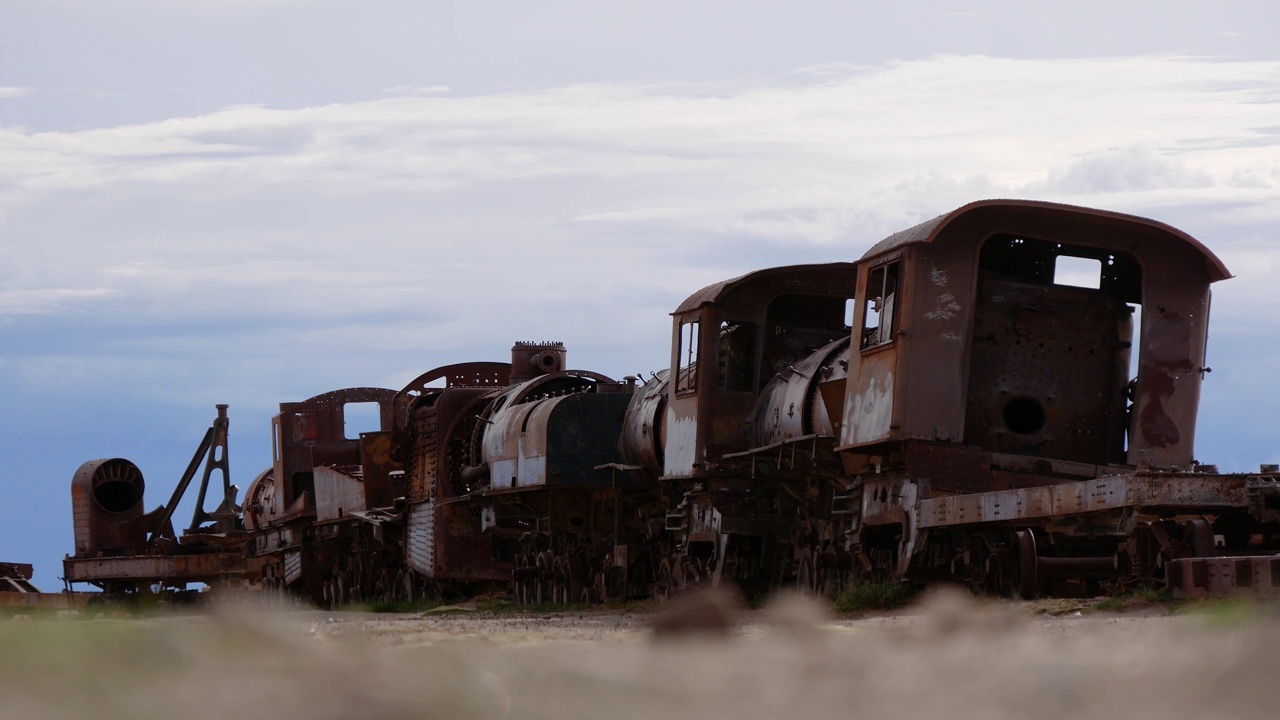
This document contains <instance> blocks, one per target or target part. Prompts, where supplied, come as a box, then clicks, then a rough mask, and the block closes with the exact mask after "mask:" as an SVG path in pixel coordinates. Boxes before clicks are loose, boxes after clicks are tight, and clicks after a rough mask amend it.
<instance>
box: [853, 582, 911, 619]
mask: <svg viewBox="0 0 1280 720" xmlns="http://www.w3.org/2000/svg"><path fill="white" fill-rule="evenodd" d="M920 589H921V588H920V586H919V585H916V584H915V583H910V582H903V581H901V580H898V579H897V578H893V577H888V578H879V579H872V580H867V581H864V582H858V583H853V584H851V585H849V587H847V588H845V590H844V591H843V592H841V593H840V594H839V595H837V596H836V610H837V611H839V612H842V613H861V612H870V611H872V610H893V609H895V608H900V607H905V606H907V605H910V604H911V602H912V601H913V600H915V598H916V596H917V595H919V594H920Z"/></svg>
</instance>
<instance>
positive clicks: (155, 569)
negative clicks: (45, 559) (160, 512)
mask: <svg viewBox="0 0 1280 720" xmlns="http://www.w3.org/2000/svg"><path fill="white" fill-rule="evenodd" d="M244 567H245V565H244V561H243V558H241V559H239V562H237V558H234V557H231V556H228V555H227V554H223V553H204V554H199V555H167V556H146V555H142V556H128V557H111V558H68V559H67V560H66V561H65V562H64V563H63V573H64V577H65V578H66V580H67V581H68V582H91V581H103V580H143V581H145V580H170V581H183V582H206V581H213V580H216V579H218V578H220V577H222V576H223V575H225V574H227V573H228V572H235V571H236V570H243V569H244Z"/></svg>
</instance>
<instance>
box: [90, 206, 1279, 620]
mask: <svg viewBox="0 0 1280 720" xmlns="http://www.w3.org/2000/svg"><path fill="white" fill-rule="evenodd" d="M1072 268H1075V269H1074V270H1073V269H1072ZM1073 273H1075V274H1074V275H1073ZM1227 277H1229V274H1228V272H1227V270H1226V268H1225V267H1224V266H1223V265H1222V263H1221V262H1220V261H1219V260H1218V259H1217V258H1216V257H1215V256H1214V255H1213V254H1212V253H1211V252H1209V251H1208V250H1207V249H1205V247H1204V246H1203V245H1201V244H1200V243H1199V242H1198V241H1197V240H1195V239H1194V238H1191V237H1190V236H1188V235H1186V234H1185V233H1182V232H1181V231H1178V230H1176V229H1174V228H1170V227H1168V226H1166V225H1163V224H1161V223H1158V222H1154V221H1149V220H1144V219H1142V218H1135V217H1132V216H1128V215H1121V214H1118V213H1110V212H1106V211H1099V210H1091V209H1087V208H1073V207H1070V206H1065V205H1058V204H1054V203H1042V202H1031V201H1003V200H989V201H982V202H977V203H971V204H969V205H966V206H964V207H961V208H959V209H957V210H955V211H953V212H950V213H947V214H944V215H942V216H939V217H937V218H935V219H933V220H930V221H928V222H926V223H922V224H921V225H918V226H916V227H914V228H910V229H908V230H906V231H903V232H901V233H897V234H895V235H892V236H890V237H889V238H887V239H885V240H884V241H882V242H880V243H879V244H877V245H875V246H874V247H873V248H872V249H871V250H870V251H868V252H867V253H866V254H865V255H864V256H863V257H862V258H861V260H860V261H859V262H857V263H848V262H838V263H830V264H811V265H796V266H787V267H777V268H770V269H766V270H760V271H757V272H752V273H748V274H746V275H742V276H740V277H737V278H734V279H731V280H726V281H724V282H720V283H716V284H714V285H711V286H708V287H706V288H704V289H702V290H699V291H698V292H695V293H693V294H692V295H690V296H689V297H688V298H687V299H686V300H685V301H684V302H683V303H681V304H680V305H679V306H678V307H677V308H676V310H675V312H674V313H673V315H672V318H671V322H672V331H671V348H670V356H669V357H670V363H669V366H668V367H667V368H665V369H663V370H662V372H660V373H657V374H655V375H653V376H652V377H651V379H650V380H649V381H648V382H646V383H643V384H639V383H637V382H636V381H637V380H638V378H634V377H631V378H628V379H627V381H626V382H624V383H618V382H614V381H613V380H611V379H609V378H608V377H607V376H605V375H602V374H600V373H596V372H589V371H575V370H568V369H567V368H568V365H567V355H566V351H565V348H564V345H563V344H561V343H556V342H539V343H527V342H518V343H516V344H515V345H514V346H513V347H512V348H511V361H510V362H509V363H493V362H476V363H457V364H452V365H445V366H442V367H439V368H436V369H434V370H430V371H427V372H425V373H422V374H421V375H419V376H418V377H417V378H415V379H414V380H412V381H411V382H410V383H408V384H407V385H406V386H405V387H404V388H403V389H401V390H399V391H393V390H388V389H379V388H348V389H345V390H338V391H334V392H331V393H325V394H322V395H317V396H315V397H313V398H311V399H309V400H306V401H303V402H300V403H284V404H282V405H281V406H280V413H279V415H277V416H276V417H275V418H274V419H273V425H272V430H273V432H274V437H273V457H272V463H271V468H270V469H269V470H267V471H266V472H263V473H262V474H260V475H259V476H258V477H257V478H256V479H255V480H254V481H253V482H252V483H251V484H250V485H249V487H248V490H247V492H246V494H245V499H244V507H243V508H242V507H240V506H239V505H238V504H237V499H236V497H235V490H234V487H233V486H231V485H230V483H229V481H228V480H227V474H228V466H227V464H226V417H225V412H224V411H225V406H221V407H220V408H219V418H218V419H217V420H215V423H214V426H213V427H212V428H210V431H209V434H207V435H206V439H205V441H204V442H203V443H202V444H201V446H200V448H199V449H198V450H197V452H196V454H195V457H194V458H193V460H192V465H191V466H190V467H189V468H188V472H187V473H186V474H185V475H184V476H183V478H182V480H180V482H179V485H178V489H177V490H175V492H174V495H173V497H172V498H171V500H170V501H169V502H168V503H166V504H165V505H164V506H162V507H161V508H160V509H159V510H157V511H155V512H153V513H150V514H147V513H143V512H142V508H143V505H142V502H141V495H142V489H143V485H142V480H141V473H140V472H137V468H136V467H133V466H132V464H130V463H128V462H127V461H125V460H120V459H115V460H105V461H96V462H95V463H90V464H86V465H85V466H84V467H82V468H81V470H80V471H79V472H78V473H77V475H76V477H75V479H74V480H73V484H72V485H73V486H72V496H73V507H74V525H75V536H76V555H75V556H74V557H72V558H68V560H67V566H66V567H67V577H68V578H69V579H80V580H88V581H92V582H95V583H97V584H99V585H101V586H103V587H104V588H109V589H113V590H116V591H121V592H130V591H137V590H139V589H140V588H141V586H142V584H143V583H146V582H151V581H157V580H158V581H161V582H165V583H173V584H175V585H176V584H179V583H180V582H182V581H183V580H189V579H192V578H203V577H217V578H219V580H218V581H219V582H226V581H227V580H229V579H234V578H238V579H240V580H242V581H245V582H250V583H255V584H257V586H259V587H261V588H263V589H264V590H271V591H274V590H278V589H286V588H287V589H288V590H290V591H292V592H295V593H299V594H304V595H310V596H311V597H312V598H313V599H315V600H316V601H317V602H323V603H328V604H329V605H331V606H337V605H340V604H342V603H344V602H347V601H350V600H352V599H356V598H361V599H367V598H371V597H379V598H384V597H393V596H395V597H402V598H404V597H412V596H413V595H414V594H415V593H420V592H422V591H423V590H430V589H433V588H434V589H435V590H452V591H457V592H479V591H482V590H485V589H487V588H491V587H492V586H493V585H495V584H500V583H506V582H509V583H510V584H509V586H508V587H509V590H510V591H511V592H512V593H513V596H514V597H515V598H517V599H518V600H520V601H527V602H539V601H551V602H560V603H563V602H570V601H585V602H597V601H601V600H604V599H606V598H613V597H619V596H635V595H647V594H651V593H656V594H658V595H659V596H660V597H666V596H668V595H669V594H671V593H673V592H678V591H679V590H681V589H685V588H688V587H692V586H696V585H699V584H717V583H720V582H724V581H726V580H731V581H733V582H735V583H737V584H738V585H739V587H742V588H743V589H744V590H745V591H746V592H749V593H760V592H764V591H766V590H767V589H768V588H769V587H771V586H777V585H780V584H793V585H795V586H797V587H800V588H802V589H807V590H810V591H814V592H828V593H830V592H834V591H835V590H836V589H838V588H840V587H842V586H843V585H844V584H845V583H847V582H850V581H852V580H856V579H858V578H860V577H867V576H873V575H881V574H897V575H899V576H902V577H906V578H911V579H920V580H931V579H938V578H946V579H948V580H951V581H955V582H963V583H967V584H969V585H971V586H974V587H976V588H983V589H988V590H992V591H997V592H1005V593H1010V592H1013V593H1018V594H1021V595H1023V596H1028V597H1030V596H1035V595H1039V594H1044V593H1047V592H1058V591H1060V590H1063V591H1070V592H1073V593H1083V592H1096V591H1097V589H1098V583H1099V582H1101V581H1106V582H1111V583H1116V584H1119V585H1122V586H1124V585H1129V584H1136V583H1146V584H1151V583H1161V582H1165V583H1167V584H1169V585H1170V586H1172V587H1174V588H1175V590H1176V591H1177V592H1178V593H1179V594H1181V595H1187V596H1192V595H1196V594H1237V593H1240V592H1245V591H1246V590H1249V591H1251V592H1254V593H1256V594H1269V593H1272V592H1273V591H1272V590H1271V588H1272V587H1273V584H1274V583H1273V579H1274V578H1277V575H1276V573H1274V572H1273V570H1274V569H1275V565H1274V562H1273V561H1274V558H1275V557H1276V556H1277V554H1278V553H1280V531H1278V530H1277V528H1280V483H1278V481H1277V477H1280V469H1278V468H1275V467H1263V468H1262V469H1261V471H1260V472H1259V473H1250V474H1223V473H1219V472H1218V471H1217V470H1216V468H1213V467H1212V466H1206V465H1199V464H1197V463H1196V462H1195V461H1194V460H1193V458H1194V457H1195V455H1194V447H1195V445H1194V443H1195V431H1196V414H1197V411H1198V407H1199V398H1200V391H1201V386H1202V384H1203V382H1204V379H1205V375H1206V373H1207V372H1208V371H1209V368H1207V367H1206V366H1205V365H1204V361H1205V343H1206V338H1207V330H1208V325H1207V322H1208V309H1209V287H1210V285H1211V284H1212V283H1213V282H1216V281H1218V280H1222V279H1225V278H1227ZM637 385H639V387H637ZM353 404H366V407H365V408H363V409H365V410H368V409H369V407H368V406H370V405H371V406H373V408H374V415H375V417H374V422H373V427H363V428H358V429H354V428H352V427H350V425H349V423H348V419H349V418H348V412H349V411H352V410H353V409H352V408H350V407H349V406H351V405H353ZM202 461H203V462H204V466H205V471H204V475H203V476H202V480H201V482H200V485H199V487H200V491H199V492H200V499H199V500H198V502H197V505H198V506H199V507H198V508H197V510H196V515H195V517H194V518H193V522H192V525H191V527H189V528H188V529H187V531H186V532H184V533H183V534H182V535H181V536H180V537H179V536H176V535H175V533H174V532H173V529H172V527H171V526H170V523H169V520H170V517H171V515H172V513H173V511H174V509H175V507H176V505H177V501H178V500H179V499H180V498H181V496H182V494H183V493H184V492H185V490H186V487H187V485H188V483H190V482H192V481H193V479H194V478H195V477H196V472H197V471H198V469H199V465H200V463H201V462H202ZM211 473H217V474H219V476H220V478H221V479H222V481H223V498H222V501H221V503H220V504H218V506H217V508H216V509H214V510H212V511H207V510H205V509H204V507H203V505H204V503H203V498H204V493H205V491H206V490H207V487H208V485H209V480H210V475H211ZM215 565H216V566H217V567H216V568H215V567H213V566H215ZM210 573H213V575H210ZM130 583H132V584H130Z"/></svg>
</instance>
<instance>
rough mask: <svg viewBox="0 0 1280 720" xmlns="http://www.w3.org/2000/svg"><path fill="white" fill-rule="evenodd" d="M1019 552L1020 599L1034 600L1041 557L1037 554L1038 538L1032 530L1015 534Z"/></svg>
mask: <svg viewBox="0 0 1280 720" xmlns="http://www.w3.org/2000/svg"><path fill="white" fill-rule="evenodd" d="M1013 537H1014V545H1015V548H1016V550H1017V560H1018V563H1017V570H1018V575H1017V582H1016V587H1017V591H1018V597H1020V598H1022V599H1023V600H1034V599H1035V598H1036V595H1037V594H1038V593H1037V592H1036V590H1037V583H1038V582H1039V579H1038V577H1037V575H1038V573H1037V570H1038V566H1039V557H1038V556H1037V554H1036V538H1035V535H1032V534H1031V531H1030V530H1019V531H1017V532H1015V533H1014V534H1013Z"/></svg>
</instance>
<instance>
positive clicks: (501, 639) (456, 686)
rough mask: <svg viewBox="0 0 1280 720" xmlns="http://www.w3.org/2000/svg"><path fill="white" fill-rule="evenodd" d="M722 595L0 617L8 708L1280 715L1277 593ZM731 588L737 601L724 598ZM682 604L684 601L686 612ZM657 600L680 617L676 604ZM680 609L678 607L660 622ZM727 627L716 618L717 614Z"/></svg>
mask: <svg viewBox="0 0 1280 720" xmlns="http://www.w3.org/2000/svg"><path fill="white" fill-rule="evenodd" d="M721 600H722V599H713V600H712V601H708V602H711V604H712V605H713V606H714V609H715V611H716V612H720V611H721V610H725V614H724V617H726V618H728V619H729V620H730V621H731V626H729V627H725V628H722V631H720V632H679V631H677V632H671V633H665V634H659V633H655V632H654V630H653V628H654V626H655V623H656V624H659V625H662V624H663V623H664V622H667V620H669V619H670V618H671V617H673V615H671V613H673V612H674V617H675V618H676V622H675V624H674V625H664V627H668V626H670V627H681V626H682V625H681V618H694V619H695V622H691V623H684V624H685V625H693V626H697V627H705V625H704V624H703V623H702V621H701V616H700V615H699V614H698V613H699V612H701V611H702V610H705V608H702V609H699V606H698V604H697V603H698V602H699V601H692V603H693V604H692V607H693V609H692V610H689V609H688V608H686V609H685V610H683V611H682V610H681V608H680V606H676V607H675V608H674V610H673V609H672V608H671V607H670V606H668V607H665V608H645V607H641V608H639V609H635V608H632V609H612V610H589V611H588V610H569V611H557V612H524V611H516V612H512V611H504V612H493V611H486V610H483V609H478V606H476V605H466V604H464V605H462V606H453V607H442V608H437V609H434V610H430V611H426V612H417V613H404V614H374V613H365V612H327V611H318V610H310V609H300V608H287V609H280V608H263V607H259V606H256V605H253V604H251V603H244V602H226V603H222V604H220V605H217V606H215V607H213V608H212V609H208V610H203V611H187V612H183V613H178V614H172V613H160V614H154V615H150V614H149V615H144V616H126V617H121V616H119V614H118V613H113V612H94V613H82V614H81V615H79V616H76V617H62V618H53V617H47V616H26V615H14V616H11V617H8V618H5V619H0V708H3V714H2V716H3V717H6V718H24V719H30V718H104V719H108V718H165V719H166V720H173V719H174V718H184V719H185V718H194V719H203V718H295V717H296V718H315V719H320V720H325V719H328V718H333V719H335V720H337V719H339V718H361V719H367V720H383V719H388V720H389V719H392V718H520V719H522V720H536V719H539V718H556V719H557V720H566V719H570V718H592V719H593V720H614V719H619V720H621V719H625V718H743V719H748V718H796V719H799V718H805V719H807V718H828V717H830V718H836V717H839V718H860V717H865V718H930V717H936V718H948V719H951V718H1101V717H1107V718H1130V717H1133V718H1146V717H1152V718H1155V717H1159V718H1182V717H1187V718H1190V717H1197V718H1263V717H1266V718H1274V717H1276V716H1277V715H1278V714H1280V703H1277V701H1276V694H1275V686H1276V668H1277V667H1280V662H1278V661H1280V612H1277V610H1276V608H1274V607H1271V606H1261V605H1249V604H1241V603H1214V604H1207V605H1201V606H1193V607H1188V608H1178V607H1173V608H1170V607H1167V606H1159V607H1152V608H1144V609H1138V610H1131V611H1128V612H1125V613H1122V614H1116V613H1112V612H1106V611H1101V610H1098V609H1097V606H1096V604H1094V603H1091V602H1088V601H1041V602H1033V603H1026V602H1011V601H995V600H978V599H976V598H973V597H972V596H969V595H967V594H964V593H961V592H959V591H955V592H935V593H931V594H928V595H926V596H924V597H923V598H921V599H920V600H919V601H917V602H916V603H915V604H914V605H913V606H911V607H909V608H907V609H905V610H900V611H893V612H887V613H879V614H872V615H869V616H864V617H855V618H851V617H838V616H836V615H834V614H833V613H832V611H831V609H830V607H829V606H828V605H827V604H824V603H822V602H820V601H817V600H813V599H809V598H801V597H798V596H783V597H781V598H778V599H776V600H775V601H774V602H772V603H770V604H769V605H767V606H766V607H764V608H763V609H758V610H745V609H741V610H740V609H737V608H732V607H731V606H730V605H728V604H726V603H722V602H721ZM726 608H728V610H726ZM681 612H689V613H691V614H688V615H681ZM664 613H665V614H666V615H664ZM659 618H666V619H667V620H660V619H659ZM712 625H714V623H712Z"/></svg>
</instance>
